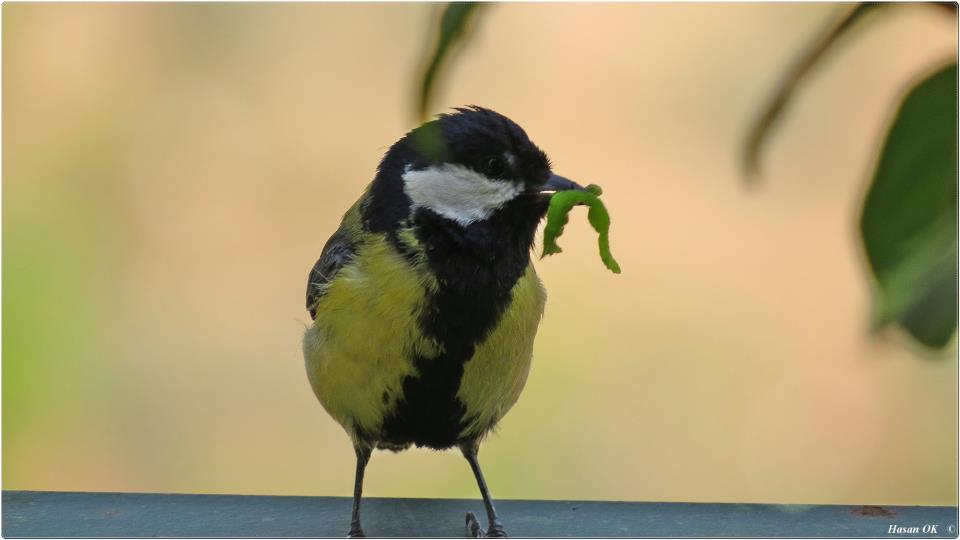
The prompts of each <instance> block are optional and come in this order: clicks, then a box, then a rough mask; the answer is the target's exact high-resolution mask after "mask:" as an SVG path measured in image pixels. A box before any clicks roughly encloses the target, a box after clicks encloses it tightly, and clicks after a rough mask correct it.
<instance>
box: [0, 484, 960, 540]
mask: <svg viewBox="0 0 960 540" xmlns="http://www.w3.org/2000/svg"><path fill="white" fill-rule="evenodd" d="M482 508H483V507H482V505H481V503H480V502H479V501H471V500H447V499H378V498H370V499H364V514H363V518H364V528H365V529H366V532H367V534H368V535H371V536H451V537H459V536H463V535H464V534H465V527H464V514H465V512H467V511H473V512H476V513H477V514H478V515H482ZM497 508H498V510H499V512H500V514H501V518H502V520H503V522H504V525H505V526H506V529H507V532H508V533H509V534H510V535H511V536H673V537H677V536H680V537H702V536H740V537H757V536H779V537H808V536H835V537H837V536H838V537H849V536H861V537H862V536H869V537H888V538H890V537H905V538H906V537H909V538H916V537H927V538H956V537H957V532H956V531H957V508H956V507H931V506H909V507H904V506H885V507H882V508H881V507H877V506H869V507H856V506H796V505H763V504H703V503H627V502H571V501H507V500H504V501H499V502H498V503H497ZM349 521H350V499H348V498H341V497H267V496H241V495H167V494H136V493H60V492H37V491H4V492H3V535H4V536H5V537H8V538H9V537H30V536H33V537H35V536H57V537H62V536H86V537H102V536H114V537H115V536H134V537H148V536H175V537H183V536H204V537H211V536H213V537H225V536H226V537H235V536H255V537H304V536H333V537H343V536H344V535H345V534H346V532H347V529H348V528H349ZM890 525H898V526H902V527H920V528H922V527H923V526H924V525H936V526H937V534H932V533H927V534H924V533H922V532H920V533H918V534H910V533H906V534H889V532H888V531H889V527H890Z"/></svg>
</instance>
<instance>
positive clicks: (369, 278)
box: [303, 107, 583, 537]
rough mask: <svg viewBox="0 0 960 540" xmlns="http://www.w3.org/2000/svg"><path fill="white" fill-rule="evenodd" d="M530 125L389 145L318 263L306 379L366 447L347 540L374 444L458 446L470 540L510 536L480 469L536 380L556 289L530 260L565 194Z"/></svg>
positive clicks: (457, 122) (502, 123)
mask: <svg viewBox="0 0 960 540" xmlns="http://www.w3.org/2000/svg"><path fill="white" fill-rule="evenodd" d="M568 189H583V188H582V187H580V186H579V185H578V184H576V183H574V182H572V181H570V180H568V179H566V178H563V177H561V176H557V175H555V174H552V172H551V168H550V161H549V160H548V159H547V156H546V154H544V153H543V151H541V150H540V149H539V148H537V146H536V145H534V144H533V143H532V142H531V141H530V139H529V138H528V137H527V134H526V133H525V132H524V130H523V129H522V128H521V127H520V126H518V125H517V124H516V123H514V122H513V121H511V120H510V119H509V118H507V117H505V116H503V115H501V114H499V113H496V112H494V111H492V110H490V109H485V108H481V107H468V108H459V109H455V112H452V113H449V114H443V115H440V116H438V117H437V118H436V119H435V120H432V121H430V122H428V123H426V124H423V125H421V126H420V127H418V128H416V129H414V130H413V131H411V132H409V133H407V134H406V135H405V136H404V137H403V138H402V139H400V140H399V141H397V142H396V143H395V144H394V145H393V146H391V147H390V149H389V150H388V151H387V153H386V155H385V156H384V158H383V160H382V161H381V162H380V165H379V167H378V169H377V174H376V176H375V177H374V179H373V181H372V182H371V183H370V184H369V186H368V187H367V189H366V191H365V192H364V194H363V195H362V196H361V197H360V199H359V200H358V201H357V202H356V203H355V204H354V205H353V206H352V207H351V208H350V210H348V211H347V213H346V214H345V215H344V217H343V221H342V223H341V225H340V228H339V229H338V230H337V231H336V232H335V233H334V234H333V236H331V237H330V239H329V240H328V241H327V243H326V245H325V246H324V247H323V251H322V254H321V256H320V259H319V260H318V261H317V263H316V264H315V265H314V266H313V269H312V270H311V271H310V275H309V279H308V283H307V310H308V311H309V312H310V316H311V317H312V319H313V323H312V324H311V325H310V326H309V328H308V329H307V331H306V333H305V335H304V338H303V355H304V358H305V361H306V368H307V376H308V378H309V380H310V385H311V386H312V388H313V391H314V393H315V394H316V396H317V398H318V399H319V400H320V403H321V404H322V405H323V407H324V408H325V409H326V411H327V412H328V413H329V414H330V416H332V417H333V418H334V420H336V421H337V422H338V423H339V424H340V425H341V426H343V429H344V430H346V432H347V434H348V435H349V436H350V438H351V440H352V441H353V446H354V449H355V451H356V455H357V469H356V481H355V484H354V492H353V515H352V519H351V522H350V533H349V535H350V536H352V537H355V536H363V528H362V527H361V524H360V498H361V492H362V489H363V473H364V469H365V468H366V465H367V462H368V460H369V459H370V454H371V452H372V451H373V450H374V449H376V448H379V449H387V450H393V451H400V450H404V449H407V448H409V447H410V446H411V445H416V446H418V447H427V448H433V449H438V450H439V449H447V448H452V447H454V446H456V447H458V448H459V449H460V451H461V452H463V455H464V457H465V458H466V459H467V461H468V462H469V464H470V467H471V469H473V474H474V476H475V477H476V480H477V484H478V486H479V488H480V493H481V495H482V496H483V502H484V506H485V508H486V512H487V518H488V525H487V528H486V530H484V529H482V528H481V527H480V525H479V523H478V521H477V519H476V517H475V516H473V514H468V515H467V531H468V534H470V535H471V536H506V533H505V531H504V528H503V525H502V524H501V523H500V520H499V519H498V518H497V513H496V511H495V510H494V507H493V502H492V501H491V499H490V492H489V490H488V489H487V485H486V482H485V481H484V479H483V473H482V472H481V471H480V465H479V463H478V461H477V451H478V449H479V445H480V442H481V441H482V440H483V439H484V436H485V435H486V434H487V433H489V432H490V430H491V429H493V427H494V426H495V425H496V424H497V422H498V421H499V420H500V419H501V418H503V416H504V415H505V414H506V413H507V411H508V410H510V407H512V406H513V404H514V403H515V402H516V401H517V398H518V397H519V396H520V392H521V390H522V389H523V386H524V383H525V382H526V379H527V372H528V371H529V369H530V359H531V356H532V351H533V339H534V336H535V335H536V333H537V327H538V326H539V324H540V318H541V316H542V314H543V307H544V302H545V300H546V293H545V291H544V288H543V285H542V283H541V282H540V279H539V278H538V277H537V273H536V271H535V270H534V267H533V264H532V263H531V260H530V251H531V247H532V245H533V240H534V233H535V232H536V229H537V225H538V223H539V222H540V221H541V219H543V217H544V216H545V214H546V211H547V208H548V206H549V201H550V196H551V195H552V194H553V193H555V192H556V191H559V190H568Z"/></svg>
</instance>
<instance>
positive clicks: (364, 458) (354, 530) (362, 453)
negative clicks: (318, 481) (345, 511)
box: [347, 443, 372, 538]
mask: <svg viewBox="0 0 960 540" xmlns="http://www.w3.org/2000/svg"><path fill="white" fill-rule="evenodd" d="M353 449H354V451H355V452H356V453H357V476H356V479H355V480H354V484H353V516H352V517H351V519H350V534H348V535H347V537H348V538H362V537H364V536H366V535H365V534H363V527H362V526H361V525H360V497H361V495H362V494H363V471H364V470H366V468H367V462H368V461H370V453H371V452H372V449H371V448H370V447H369V446H366V445H364V444H362V443H356V444H354V445H353Z"/></svg>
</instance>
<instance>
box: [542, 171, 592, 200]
mask: <svg viewBox="0 0 960 540" xmlns="http://www.w3.org/2000/svg"><path fill="white" fill-rule="evenodd" d="M573 189H575V190H578V191H586V189H585V188H584V187H583V186H581V185H580V184H578V183H576V182H574V181H573V180H570V179H569V178H564V177H562V176H560V175H559V174H551V175H550V178H549V179H547V183H545V184H543V185H542V186H540V188H539V191H538V192H537V193H539V194H540V195H546V196H547V197H551V196H553V194H554V193H556V192H558V191H569V190H573Z"/></svg>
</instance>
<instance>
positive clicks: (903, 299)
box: [860, 63, 957, 348]
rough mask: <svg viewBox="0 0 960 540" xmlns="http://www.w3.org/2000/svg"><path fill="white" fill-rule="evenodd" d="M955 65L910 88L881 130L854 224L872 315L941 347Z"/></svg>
mask: <svg viewBox="0 0 960 540" xmlns="http://www.w3.org/2000/svg"><path fill="white" fill-rule="evenodd" d="M956 219H957V64H956V63H954V64H952V65H950V66H949V67H947V68H945V69H942V70H941V71H938V72H937V73H935V74H934V75H932V76H930V77H929V78H927V79H925V80H924V81H923V82H921V83H920V84H918V85H917V86H916V87H914V88H913V89H912V90H911V91H910V93H909V94H908V95H907V97H906V99H905V100H904V102H903V104H902V105H901V106H900V110H899V112H898V113H897V116H896V119H895V120H894V122H893V126H892V127H891V128H890V131H889V133H888V134H887V138H886V141H885V142H884V145H883V150H882V153H881V155H880V160H879V162H878V165H877V169H876V173H875V176H874V179H873V184H872V185H871V186H870V189H869V192H868V193H867V198H866V201H865V203H864V207H863V215H862V216H861V221H860V226H861V232H862V234H863V242H864V246H865V248H866V254H867V259H868V261H869V263H870V267H871V269H872V270H873V273H874V275H875V276H876V285H877V290H876V292H875V300H874V320H875V323H876V324H877V325H878V326H880V325H884V324H887V323H891V322H896V323H899V324H900V325H902V326H903V327H904V328H906V329H907V331H909V332H910V334H911V335H912V336H913V337H914V338H916V339H917V340H918V341H920V342H921V343H924V344H925V345H927V346H930V347H936V348H940V347H943V346H945V345H946V344H947V343H948V342H949V341H950V338H951V336H952V335H953V333H954V330H955V329H956V326H957V311H956V302H957V223H956Z"/></svg>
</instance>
